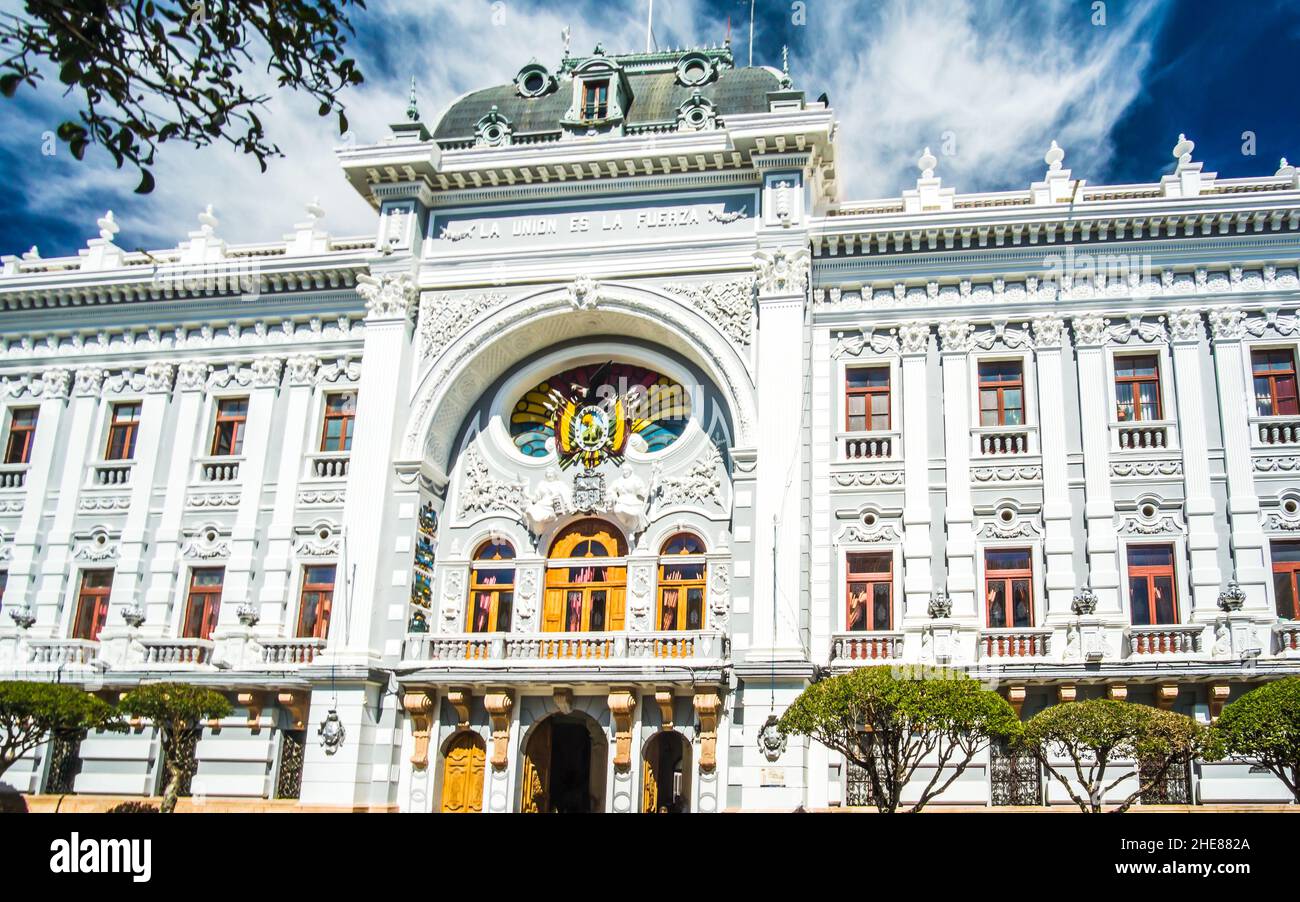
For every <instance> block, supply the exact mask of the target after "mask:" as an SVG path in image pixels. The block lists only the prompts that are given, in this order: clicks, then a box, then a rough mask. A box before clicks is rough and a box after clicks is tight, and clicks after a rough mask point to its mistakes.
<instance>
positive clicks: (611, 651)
mask: <svg viewBox="0 0 1300 902" xmlns="http://www.w3.org/2000/svg"><path fill="white" fill-rule="evenodd" d="M725 655H726V639H725V637H724V636H723V635H722V634H721V633H717V632H713V631H710V630H694V631H686V630H678V631H667V632H658V633H627V632H624V633H416V634H412V635H408V636H407V637H406V649H405V654H404V655H403V659H404V660H405V661H407V662H408V663H411V662H429V663H432V664H434V665H435V666H436V665H448V666H450V665H457V666H464V665H469V666H476V665H491V664H497V665H501V664H507V663H509V664H514V663H527V662H538V663H541V662H545V663H546V664H548V665H556V666H573V665H578V666H581V665H590V664H591V663H593V662H599V663H601V664H629V663H645V664H654V663H658V662H666V661H683V662H688V663H696V662H717V661H718V660H720V659H721V658H723V657H725Z"/></svg>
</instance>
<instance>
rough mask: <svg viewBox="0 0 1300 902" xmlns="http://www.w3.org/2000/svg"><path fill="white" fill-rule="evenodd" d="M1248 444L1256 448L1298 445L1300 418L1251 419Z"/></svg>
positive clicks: (1299, 443) (1299, 442)
mask: <svg viewBox="0 0 1300 902" xmlns="http://www.w3.org/2000/svg"><path fill="white" fill-rule="evenodd" d="M1250 442H1251V444H1252V445H1253V446H1254V447H1256V448H1272V447H1275V446H1277V445H1292V446H1294V445H1300V417H1251V418H1250Z"/></svg>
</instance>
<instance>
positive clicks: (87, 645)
mask: <svg viewBox="0 0 1300 902" xmlns="http://www.w3.org/2000/svg"><path fill="white" fill-rule="evenodd" d="M98 658H99V643H98V642H92V641H90V640H89V639H29V640H28V641H27V661H28V663H30V664H93V663H94V662H95V660H96V659H98Z"/></svg>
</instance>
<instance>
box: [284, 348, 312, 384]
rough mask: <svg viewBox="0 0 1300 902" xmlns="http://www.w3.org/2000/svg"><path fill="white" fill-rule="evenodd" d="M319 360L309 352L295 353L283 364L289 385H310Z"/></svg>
mask: <svg viewBox="0 0 1300 902" xmlns="http://www.w3.org/2000/svg"><path fill="white" fill-rule="evenodd" d="M318 367H320V360H318V359H317V358H316V357H314V356H312V355H311V354H295V355H294V356H292V357H290V358H289V360H288V361H287V362H286V364H285V372H287V373H288V375H289V384H290V385H311V384H312V382H313V381H315V378H316V370H317V368H318Z"/></svg>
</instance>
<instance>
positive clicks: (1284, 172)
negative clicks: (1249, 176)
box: [1273, 157, 1295, 179]
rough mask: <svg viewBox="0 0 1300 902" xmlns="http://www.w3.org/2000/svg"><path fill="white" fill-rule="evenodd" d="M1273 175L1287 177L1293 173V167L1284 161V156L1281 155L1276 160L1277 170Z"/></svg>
mask: <svg viewBox="0 0 1300 902" xmlns="http://www.w3.org/2000/svg"><path fill="white" fill-rule="evenodd" d="M1273 175H1274V176H1275V177H1277V178H1283V179H1289V178H1291V177H1292V176H1293V175H1295V167H1294V166H1292V165H1291V164H1290V163H1288V162H1287V161H1286V157H1283V158H1282V159H1281V160H1279V161H1278V164H1277V172H1275V173H1273Z"/></svg>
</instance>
